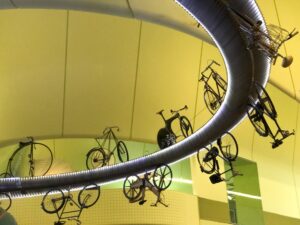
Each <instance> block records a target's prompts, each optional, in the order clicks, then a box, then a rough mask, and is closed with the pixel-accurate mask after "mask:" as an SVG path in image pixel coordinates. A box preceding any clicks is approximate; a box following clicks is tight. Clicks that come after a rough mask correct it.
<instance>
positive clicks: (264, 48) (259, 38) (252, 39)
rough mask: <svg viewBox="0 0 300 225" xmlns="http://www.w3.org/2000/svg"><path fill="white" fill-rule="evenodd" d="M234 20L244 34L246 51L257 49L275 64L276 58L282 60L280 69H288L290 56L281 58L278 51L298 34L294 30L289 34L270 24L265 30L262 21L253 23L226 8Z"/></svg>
mask: <svg viewBox="0 0 300 225" xmlns="http://www.w3.org/2000/svg"><path fill="white" fill-rule="evenodd" d="M228 8H229V10H230V12H231V13H232V15H233V16H234V18H235V19H236V21H237V22H238V24H239V27H240V29H241V31H243V33H244V34H245V37H246V41H247V42H248V44H247V45H248V49H257V50H258V51H261V52H262V53H263V54H265V55H266V56H267V57H269V58H270V59H271V61H273V64H275V63H276V60H277V58H278V57H280V58H282V63H281V66H282V67H289V66H290V65H291V64H292V62H293V57H292V56H283V55H281V54H280V53H279V52H278V51H279V48H280V47H281V46H282V45H283V44H284V43H285V42H286V41H288V40H290V39H291V38H293V37H294V36H296V35H297V34H298V31H296V29H293V30H292V31H291V32H289V31H287V30H285V29H283V28H281V27H279V26H276V25H273V24H270V25H268V26H267V30H264V29H263V28H262V26H261V25H262V21H260V20H259V21H254V20H252V19H251V18H250V17H248V16H247V15H242V14H241V13H239V12H238V11H237V10H235V9H233V8H231V7H228Z"/></svg>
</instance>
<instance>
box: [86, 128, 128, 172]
mask: <svg viewBox="0 0 300 225" xmlns="http://www.w3.org/2000/svg"><path fill="white" fill-rule="evenodd" d="M113 129H116V130H117V131H119V127H117V126H114V127H106V128H105V129H104V131H103V135H102V137H100V138H95V140H96V142H97V143H98V146H97V147H94V148H92V149H91V150H89V151H88V153H87V154H86V167H87V168H88V169H94V168H97V167H103V166H106V165H109V164H110V162H111V161H114V157H115V156H114V152H115V151H117V154H118V158H119V160H120V162H126V161H128V160H129V155H128V150H127V147H126V145H125V143H124V142H123V141H120V140H119V139H118V138H117V136H116V135H115V133H114V131H113Z"/></svg>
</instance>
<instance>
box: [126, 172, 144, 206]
mask: <svg viewBox="0 0 300 225" xmlns="http://www.w3.org/2000/svg"><path fill="white" fill-rule="evenodd" d="M138 182H140V178H139V177H138V176H137V175H132V176H129V177H126V179H125V180H124V183H123V193H124V195H125V197H126V198H127V199H129V200H130V201H133V200H136V199H138V198H139V197H140V195H141V191H142V190H141V188H140V186H139V185H138ZM135 184H136V186H135Z"/></svg>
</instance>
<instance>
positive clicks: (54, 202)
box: [41, 184, 100, 225]
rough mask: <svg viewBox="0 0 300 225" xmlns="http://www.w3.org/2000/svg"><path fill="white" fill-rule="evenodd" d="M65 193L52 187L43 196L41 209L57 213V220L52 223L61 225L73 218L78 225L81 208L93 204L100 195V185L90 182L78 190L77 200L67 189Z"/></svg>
mask: <svg viewBox="0 0 300 225" xmlns="http://www.w3.org/2000/svg"><path fill="white" fill-rule="evenodd" d="M66 193H67V194H65V193H64V192H63V190H62V189H53V190H50V191H48V192H47V193H46V194H45V196H44V197H43V200H42V203H41V206H42V209H43V210H44V211H45V212H46V213H49V214H54V213H56V214H57V217H58V221H56V222H54V225H62V224H65V223H66V220H75V221H76V222H77V224H78V225H80V224H81V221H80V220H79V217H80V215H81V213H82V210H83V209H86V208H90V207H91V206H93V205H95V204H96V202H97V201H98V199H99V197H100V187H99V186H98V185H96V184H90V185H87V186H85V187H84V188H83V189H82V190H80V192H79V194H78V198H77V202H76V201H75V200H74V198H73V195H72V194H71V193H70V190H69V189H68V190H67V191H66Z"/></svg>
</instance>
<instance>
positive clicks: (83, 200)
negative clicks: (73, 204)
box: [78, 184, 100, 208]
mask: <svg viewBox="0 0 300 225" xmlns="http://www.w3.org/2000/svg"><path fill="white" fill-rule="evenodd" d="M99 197H100V186H98V185H97V184H89V185H86V186H85V187H84V188H83V189H82V190H80V192H79V194H78V203H79V205H80V206H81V207H82V208H89V207H91V206H93V205H95V204H96V202H97V201H98V200H99Z"/></svg>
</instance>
